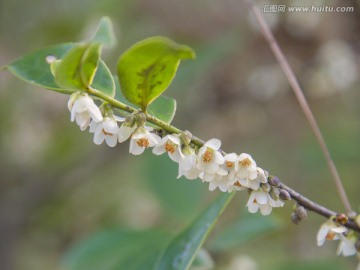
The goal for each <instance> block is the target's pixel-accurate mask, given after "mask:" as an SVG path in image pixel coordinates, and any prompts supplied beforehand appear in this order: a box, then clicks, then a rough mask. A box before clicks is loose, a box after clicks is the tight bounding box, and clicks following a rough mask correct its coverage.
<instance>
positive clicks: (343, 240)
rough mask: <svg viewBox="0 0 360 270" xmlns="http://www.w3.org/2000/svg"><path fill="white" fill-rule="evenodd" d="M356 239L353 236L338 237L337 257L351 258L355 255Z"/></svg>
mask: <svg viewBox="0 0 360 270" xmlns="http://www.w3.org/2000/svg"><path fill="white" fill-rule="evenodd" d="M355 243H356V237H355V236H354V235H351V236H347V237H345V236H344V235H340V243H339V246H338V249H337V251H336V254H337V255H342V256H344V257H347V256H352V255H355V254H356V248H355Z"/></svg>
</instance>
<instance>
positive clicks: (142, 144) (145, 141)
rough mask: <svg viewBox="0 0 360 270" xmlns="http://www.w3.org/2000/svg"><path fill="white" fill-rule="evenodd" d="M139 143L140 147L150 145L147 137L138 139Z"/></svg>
mask: <svg viewBox="0 0 360 270" xmlns="http://www.w3.org/2000/svg"><path fill="white" fill-rule="evenodd" d="M136 143H137V145H138V146H140V147H144V148H147V147H149V144H150V143H149V140H148V139H146V138H141V139H138V140H137V141H136Z"/></svg>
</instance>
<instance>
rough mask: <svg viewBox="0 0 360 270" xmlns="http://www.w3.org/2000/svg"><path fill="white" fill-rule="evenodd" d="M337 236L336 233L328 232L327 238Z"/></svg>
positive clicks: (330, 238)
mask: <svg viewBox="0 0 360 270" xmlns="http://www.w3.org/2000/svg"><path fill="white" fill-rule="evenodd" d="M335 236H336V233H334V232H328V233H327V235H326V237H325V238H326V240H334V238H335Z"/></svg>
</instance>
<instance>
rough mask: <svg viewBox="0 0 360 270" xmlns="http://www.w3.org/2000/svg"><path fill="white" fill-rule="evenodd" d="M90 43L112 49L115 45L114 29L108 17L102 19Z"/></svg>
mask: <svg viewBox="0 0 360 270" xmlns="http://www.w3.org/2000/svg"><path fill="white" fill-rule="evenodd" d="M92 41H95V42H99V43H101V44H103V45H105V46H109V47H112V46H114V45H115V43H116V38H115V34H114V29H113V25H112V22H111V20H110V18H109V17H102V18H101V20H100V22H99V25H98V28H97V30H96V33H95V36H94V38H93V39H92Z"/></svg>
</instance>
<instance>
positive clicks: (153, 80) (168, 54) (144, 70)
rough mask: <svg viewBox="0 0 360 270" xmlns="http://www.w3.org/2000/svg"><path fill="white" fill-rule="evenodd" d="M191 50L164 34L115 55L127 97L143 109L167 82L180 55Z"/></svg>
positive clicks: (184, 56) (185, 55) (191, 54)
mask: <svg viewBox="0 0 360 270" xmlns="http://www.w3.org/2000/svg"><path fill="white" fill-rule="evenodd" d="M194 57H195V53H194V51H193V50H192V49H191V48H189V47H187V46H184V45H179V44H177V43H175V42H173V41H172V40H170V39H167V38H164V37H152V38H148V39H145V40H143V41H140V42H138V43H136V44H135V45H133V46H132V47H131V48H130V49H128V50H127V51H126V52H125V53H123V54H122V56H121V57H120V59H119V62H118V77H119V81H120V85H121V90H122V91H123V94H124V96H125V98H126V99H127V100H129V101H130V102H131V103H133V104H135V105H137V106H139V107H140V108H142V109H143V110H145V109H146V107H147V106H148V105H149V104H150V103H151V102H153V101H154V100H155V99H156V98H157V97H159V96H160V95H161V94H162V93H163V92H164V91H165V90H166V89H167V88H168V86H169V85H170V83H171V81H172V79H173V78H174V76H175V73H176V71H177V68H178V66H179V63H180V60H181V59H187V58H194Z"/></svg>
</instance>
